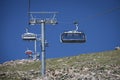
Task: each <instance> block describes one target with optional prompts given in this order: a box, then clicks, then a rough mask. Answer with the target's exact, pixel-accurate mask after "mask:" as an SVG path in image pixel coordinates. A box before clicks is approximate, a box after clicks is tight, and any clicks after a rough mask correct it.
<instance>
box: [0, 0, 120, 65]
mask: <svg viewBox="0 0 120 80" xmlns="http://www.w3.org/2000/svg"><path fill="white" fill-rule="evenodd" d="M0 11H1V12H0V36H1V37H0V45H1V46H0V63H1V62H5V61H8V60H16V59H25V58H27V56H26V55H25V53H24V52H25V50H26V49H27V47H28V48H29V49H31V50H34V49H33V48H34V47H33V45H34V43H33V42H26V41H23V40H22V39H21V35H22V34H23V33H24V32H25V28H26V27H28V14H27V11H28V0H2V1H0ZM31 11H57V12H59V14H57V16H56V17H57V20H58V24H57V25H55V26H53V25H46V39H47V41H48V42H49V47H47V48H46V57H47V58H58V57H65V56H74V55H79V54H83V53H93V52H101V51H107V50H113V49H114V47H116V46H120V0H31ZM74 21H78V22H79V31H84V32H85V34H86V36H87V42H86V43H84V44H63V43H60V34H61V33H62V32H64V31H69V30H73V29H75V27H74V25H73V22H74ZM29 31H30V32H33V33H36V34H40V25H37V26H29ZM39 45H40V43H39V42H38V44H37V46H38V47H37V51H38V52H41V50H40V49H41V48H40V46H39Z"/></svg>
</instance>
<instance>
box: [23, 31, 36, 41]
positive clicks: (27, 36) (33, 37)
mask: <svg viewBox="0 0 120 80" xmlns="http://www.w3.org/2000/svg"><path fill="white" fill-rule="evenodd" d="M22 39H23V40H36V39H37V35H36V34H34V33H28V32H27V33H24V34H23V35H22Z"/></svg>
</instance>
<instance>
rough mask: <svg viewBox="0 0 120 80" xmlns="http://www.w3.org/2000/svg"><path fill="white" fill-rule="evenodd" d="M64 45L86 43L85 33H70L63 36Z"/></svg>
mask: <svg viewBox="0 0 120 80" xmlns="http://www.w3.org/2000/svg"><path fill="white" fill-rule="evenodd" d="M61 42H62V43H85V42H86V37H85V34H84V33H83V32H78V31H68V32H64V33H62V35H61Z"/></svg>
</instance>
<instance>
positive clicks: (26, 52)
mask: <svg viewBox="0 0 120 80" xmlns="http://www.w3.org/2000/svg"><path fill="white" fill-rule="evenodd" d="M25 54H27V55H32V54H33V52H32V51H31V50H27V51H25Z"/></svg>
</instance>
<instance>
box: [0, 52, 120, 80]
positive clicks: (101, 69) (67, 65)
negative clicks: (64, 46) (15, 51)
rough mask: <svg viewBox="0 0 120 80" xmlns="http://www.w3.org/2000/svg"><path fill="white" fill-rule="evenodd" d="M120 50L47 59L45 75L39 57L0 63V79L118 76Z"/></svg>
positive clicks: (101, 79)
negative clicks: (41, 70)
mask: <svg viewBox="0 0 120 80" xmlns="http://www.w3.org/2000/svg"><path fill="white" fill-rule="evenodd" d="M119 57H120V50H114V51H106V52H101V53H92V54H81V55H79V56H73V57H66V58H57V59H48V60H47V61H46V63H47V64H46V65H47V66H46V77H45V78H44V79H43V78H42V77H41V74H40V68H41V62H40V61H39V60H37V61H34V60H26V59H23V60H16V61H9V62H5V63H3V64H0V80H120V58H119Z"/></svg>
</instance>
